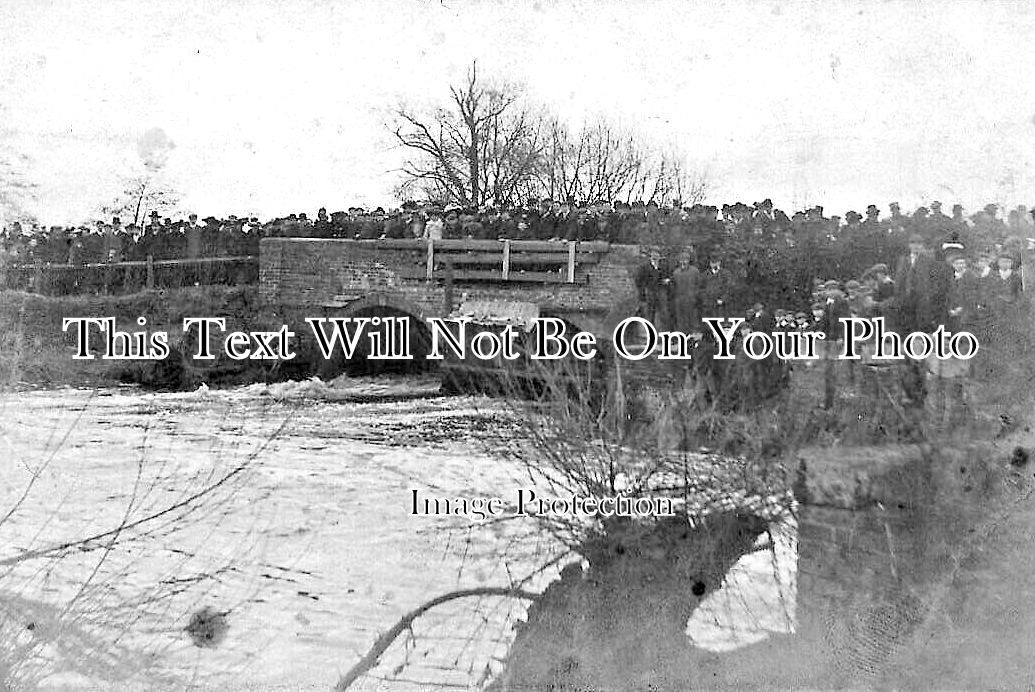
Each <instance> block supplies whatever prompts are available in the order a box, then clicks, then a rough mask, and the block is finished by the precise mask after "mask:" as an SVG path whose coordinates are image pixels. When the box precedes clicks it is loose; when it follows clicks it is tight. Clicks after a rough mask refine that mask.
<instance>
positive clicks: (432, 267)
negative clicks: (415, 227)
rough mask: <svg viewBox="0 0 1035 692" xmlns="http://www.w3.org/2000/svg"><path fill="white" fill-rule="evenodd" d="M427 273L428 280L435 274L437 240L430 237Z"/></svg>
mask: <svg viewBox="0 0 1035 692" xmlns="http://www.w3.org/2000/svg"><path fill="white" fill-rule="evenodd" d="M425 274H426V276H425V277H424V278H426V279H427V280H428V281H430V280H431V277H432V276H434V274H435V241H434V240H431V239H430V238H429V239H428V261H427V271H426V272H425Z"/></svg>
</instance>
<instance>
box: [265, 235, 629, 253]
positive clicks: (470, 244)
mask: <svg viewBox="0 0 1035 692" xmlns="http://www.w3.org/2000/svg"><path fill="white" fill-rule="evenodd" d="M276 240H288V241H295V240H301V241H307V242H312V241H314V240H319V241H321V242H330V241H331V240H332V239H323V238H315V239H314V238H277V239H276ZM333 242H338V243H359V244H362V245H363V246H364V247H375V248H385V249H391V250H423V249H424V247H425V246H426V245H427V244H428V243H429V242H431V241H429V240H424V239H419V238H414V239H410V238H378V239H376V240H352V239H345V238H342V239H333ZM509 242H510V243H511V252H520V251H527V252H566V251H567V245H566V243H567V241H563V240H510V241H509ZM434 243H435V249H436V250H437V251H439V252H447V251H452V250H456V251H460V250H490V251H491V250H496V251H502V249H503V240H480V239H477V240H476V239H474V238H448V239H442V240H436V241H434ZM610 248H611V243H608V242H604V241H602V240H588V241H585V242H580V243H579V249H580V250H583V251H585V252H607V251H608V250H609V249H610Z"/></svg>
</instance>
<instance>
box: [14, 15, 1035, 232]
mask: <svg viewBox="0 0 1035 692" xmlns="http://www.w3.org/2000/svg"><path fill="white" fill-rule="evenodd" d="M1033 42H1035V6H1033V4H1032V3H1022V2H1014V3H1006V2H980V3H979V2H957V1H953V2H949V1H945V2H921V1H913V2H906V3H879V2H874V1H870V0H866V1H859V2H834V1H832V0H824V1H822V2H814V3H801V2H768V3H767V2H750V3H749V2H710V3H694V2H641V3H637V2H629V1H626V2H614V3H590V2H585V3H578V2H564V3H561V2H558V3H552V2H548V1H547V0H541V1H540V2H536V3H503V2H488V1H486V2H460V1H459V0H444V1H443V2H437V1H430V0H425V1H421V0H407V1H402V2H397V3H392V2H373V1H367V2H342V1H340V0H339V1H331V0H328V1H321V0H310V1H308V2H302V1H291V2H287V1H284V2H245V1H244V0H240V1H237V0H223V1H222V2H212V1H209V2H171V1H169V0H156V1H151V0H132V1H127V2H111V1H106V2H89V1H82V0H78V1H76V2H72V1H68V2H57V1H55V2H46V1H45V0H4V1H3V2H0V143H3V144H4V145H5V146H7V147H8V148H11V149H13V150H15V151H17V152H19V153H23V154H25V155H27V156H29V157H30V159H31V165H30V167H29V168H28V170H27V177H28V178H30V179H31V180H33V181H34V182H36V183H37V185H38V188H37V200H36V203H35V204H34V205H33V208H34V209H35V210H36V211H37V213H38V214H39V215H40V217H41V218H42V219H43V220H45V221H47V222H71V221H79V220H82V219H84V218H88V217H90V216H91V215H92V214H93V213H94V212H95V211H96V209H98V208H99V207H100V206H101V205H102V204H104V203H105V202H109V201H110V200H111V199H112V198H113V197H114V196H115V195H116V194H117V193H118V192H119V190H120V189H122V187H123V181H125V179H127V178H129V177H131V176H133V175H134V174H136V173H138V172H139V171H140V169H141V162H140V157H139V155H138V146H137V144H138V141H139V139H140V137H141V135H142V134H143V133H144V132H146V131H148V130H151V129H153V128H161V129H162V130H164V131H165V132H166V133H167V135H168V137H169V138H170V139H171V140H172V142H173V143H174V144H175V148H174V149H173V150H172V151H171V152H170V153H169V156H168V161H167V164H166V167H165V169H164V170H163V171H162V173H161V175H162V176H164V178H165V179H166V183H167V184H169V185H172V186H173V187H175V188H176V189H177V190H178V191H179V192H180V194H181V195H182V197H183V199H184V207H185V208H186V209H189V210H193V211H197V212H199V213H200V214H201V215H202V216H205V215H208V214H214V215H221V214H226V213H237V214H242V213H247V214H257V215H260V216H263V217H269V216H276V215H282V214H286V213H289V212H292V211H295V212H299V211H307V212H309V213H310V214H312V213H314V212H315V210H316V208H317V207H319V206H321V205H322V206H327V207H328V208H329V209H331V210H334V209H343V208H346V207H348V206H351V205H354V204H360V205H364V206H376V205H385V206H387V205H389V204H394V203H395V202H396V200H395V199H394V197H393V195H392V189H393V186H394V185H395V183H396V182H397V176H396V174H395V173H393V172H392V169H393V168H394V167H396V166H398V163H399V153H398V152H397V151H394V150H392V149H391V146H390V145H391V142H390V141H389V139H388V137H387V136H386V130H385V128H384V126H383V122H384V119H385V112H386V110H387V109H388V108H390V107H391V106H393V105H395V104H396V103H398V102H400V101H403V100H404V101H407V102H411V103H417V104H421V103H424V104H427V103H432V102H434V101H435V100H436V99H440V98H441V97H442V96H443V95H444V94H445V93H446V88H447V86H448V84H449V83H450V82H453V81H456V80H458V79H460V78H462V76H463V74H464V71H465V70H466V68H467V66H468V65H469V63H470V61H471V60H472V59H477V60H478V61H479V66H480V67H481V68H482V70H483V71H484V73H485V74H486V75H493V76H496V77H499V78H505V79H507V80H511V81H515V82H520V83H521V84H523V85H524V86H525V89H526V92H527V93H528V95H529V97H531V98H534V99H536V100H538V101H541V102H543V103H544V104H546V105H547V106H549V107H551V108H552V109H553V110H555V111H557V112H559V113H560V114H562V116H563V117H565V118H567V119H569V120H571V121H573V122H578V121H581V120H583V119H592V118H595V117H596V116H598V115H604V116H606V117H608V118H611V119H613V120H615V121H619V122H621V123H622V124H623V125H626V126H630V127H635V128H637V129H638V130H639V131H640V132H642V133H643V136H644V137H646V138H649V139H651V140H653V141H656V142H660V143H674V144H675V145H678V146H679V147H680V148H681V149H682V150H683V151H685V152H686V154H687V156H688V159H689V161H690V163H691V164H692V165H693V166H694V167H695V168H697V169H700V170H702V171H706V173H707V176H708V178H709V180H710V183H711V188H710V194H709V198H710V200H711V201H713V202H716V203H721V202H725V201H736V200H743V201H747V202H752V201H755V200H759V199H762V198H764V197H771V198H773V200H774V201H775V202H776V204H777V206H780V207H782V208H784V209H787V210H788V211H790V210H792V209H795V208H799V207H802V206H804V205H806V204H810V205H811V204H823V205H824V206H825V207H826V210H827V213H828V214H829V213H843V212H844V211H845V210H847V209H850V208H855V209H858V210H860V211H862V210H863V209H864V208H865V206H866V205H867V204H869V203H876V204H878V205H879V206H880V207H881V208H882V209H886V207H887V203H888V202H890V201H895V200H897V201H901V202H902V203H903V206H907V205H909V206H912V205H915V204H918V203H920V202H922V201H929V200H930V199H933V198H937V199H940V200H941V201H942V202H944V203H945V204H946V206H949V205H951V204H952V203H954V202H956V201H960V202H962V203H963V204H965V205H966V206H967V207H968V208H970V209H974V208H976V207H978V206H981V205H983V204H985V203H986V202H988V201H996V202H1000V203H1010V204H1017V203H1025V204H1028V205H1032V204H1035V167H1033V164H1035V86H1033V85H1032V80H1033V79H1035V46H1033Z"/></svg>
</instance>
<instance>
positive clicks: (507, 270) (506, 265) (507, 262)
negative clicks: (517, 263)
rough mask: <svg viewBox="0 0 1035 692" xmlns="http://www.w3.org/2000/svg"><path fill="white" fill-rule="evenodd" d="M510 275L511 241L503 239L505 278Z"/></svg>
mask: <svg viewBox="0 0 1035 692" xmlns="http://www.w3.org/2000/svg"><path fill="white" fill-rule="evenodd" d="M509 275H510V241H509V240H504V241H503V280H504V281H506V280H507V277H508V276H509Z"/></svg>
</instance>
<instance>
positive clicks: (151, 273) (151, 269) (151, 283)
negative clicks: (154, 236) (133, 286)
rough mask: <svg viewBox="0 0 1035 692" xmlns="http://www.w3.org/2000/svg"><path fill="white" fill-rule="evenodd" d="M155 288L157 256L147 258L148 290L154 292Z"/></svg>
mask: <svg viewBox="0 0 1035 692" xmlns="http://www.w3.org/2000/svg"><path fill="white" fill-rule="evenodd" d="M154 287H155V256H154V255H148V256H147V290H149V291H151V290H154Z"/></svg>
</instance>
